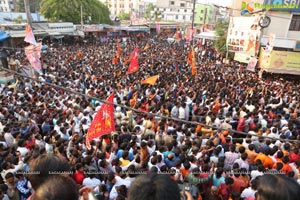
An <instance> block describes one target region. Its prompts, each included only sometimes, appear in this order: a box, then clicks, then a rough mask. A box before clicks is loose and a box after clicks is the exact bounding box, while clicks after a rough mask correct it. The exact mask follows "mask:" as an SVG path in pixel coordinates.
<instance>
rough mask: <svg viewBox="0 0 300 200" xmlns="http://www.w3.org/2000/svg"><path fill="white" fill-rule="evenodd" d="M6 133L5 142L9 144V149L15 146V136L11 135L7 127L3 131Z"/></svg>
mask: <svg viewBox="0 0 300 200" xmlns="http://www.w3.org/2000/svg"><path fill="white" fill-rule="evenodd" d="M3 131H4V140H5V142H6V144H7V146H8V147H13V146H14V136H12V134H11V133H10V129H9V128H8V127H5V128H4V129H3Z"/></svg>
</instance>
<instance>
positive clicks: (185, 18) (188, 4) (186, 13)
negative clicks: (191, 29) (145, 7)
mask: <svg viewBox="0 0 300 200" xmlns="http://www.w3.org/2000/svg"><path fill="white" fill-rule="evenodd" d="M193 2H194V1H193V0H163V1H157V4H156V7H157V9H158V10H159V11H160V12H161V13H162V14H161V18H162V20H165V21H176V22H191V21H192V17H193Z"/></svg>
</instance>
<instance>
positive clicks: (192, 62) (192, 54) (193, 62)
mask: <svg viewBox="0 0 300 200" xmlns="http://www.w3.org/2000/svg"><path fill="white" fill-rule="evenodd" d="M188 64H190V65H191V72H192V75H193V76H195V75H196V57H195V51H194V47H193V46H191V51H190V53H189V56H188Z"/></svg>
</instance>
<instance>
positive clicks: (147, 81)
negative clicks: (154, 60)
mask: <svg viewBox="0 0 300 200" xmlns="http://www.w3.org/2000/svg"><path fill="white" fill-rule="evenodd" d="M157 79H158V75H155V76H151V77H149V78H147V79H145V80H142V81H141V83H142V84H150V85H155V83H156V81H157Z"/></svg>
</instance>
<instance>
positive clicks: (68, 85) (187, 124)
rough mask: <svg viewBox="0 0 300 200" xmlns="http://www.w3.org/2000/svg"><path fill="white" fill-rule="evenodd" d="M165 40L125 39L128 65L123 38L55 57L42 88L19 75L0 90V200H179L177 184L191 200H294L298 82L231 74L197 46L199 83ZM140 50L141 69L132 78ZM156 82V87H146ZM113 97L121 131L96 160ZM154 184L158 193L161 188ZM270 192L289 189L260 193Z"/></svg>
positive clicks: (235, 69) (184, 48)
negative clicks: (105, 109) (90, 135)
mask: <svg viewBox="0 0 300 200" xmlns="http://www.w3.org/2000/svg"><path fill="white" fill-rule="evenodd" d="M167 38H168V35H167V34H161V35H160V36H156V35H155V36H149V35H147V34H140V35H139V37H129V38H127V40H126V41H124V42H122V44H121V49H122V50H121V56H120V58H119V57H118V56H117V41H118V39H116V38H111V39H108V40H106V41H104V42H99V43H97V44H95V43H94V44H90V43H89V42H87V43H79V42H73V43H72V44H68V45H61V46H58V47H57V48H56V47H51V46H49V49H48V50H47V52H44V53H43V54H42V75H39V76H38V81H34V80H32V79H29V78H26V77H24V76H16V82H15V83H8V84H6V85H1V88H0V92H1V95H0V102H1V107H0V120H1V122H0V123H1V124H0V160H1V162H0V163H1V178H0V179H2V181H1V182H2V184H1V198H2V199H5V200H7V199H13V200H18V199H22V200H23V199H26V200H27V199H33V200H35V199H37V200H39V199H41V200H42V199H56V200H57V199H70V200H71V199H72V200H73V199H77V198H78V196H79V195H82V198H83V199H85V200H87V199H92V198H96V199H109V200H114V199H118V200H121V199H139V198H137V197H140V199H147V198H148V199H159V198H158V196H153V195H155V193H156V192H158V191H159V190H165V191H169V195H171V193H172V190H170V188H172V187H173V186H172V184H173V182H176V183H177V184H178V185H179V187H177V184H176V185H175V189H174V188H173V189H174V191H177V190H179V189H178V188H181V191H189V194H190V195H192V196H193V198H194V199H200V198H202V199H222V200H227V199H255V198H256V196H257V194H259V195H260V199H293V198H292V197H289V198H287V197H286V196H280V198H279V196H275V197H276V198H275V197H274V196H267V195H287V192H289V194H292V195H291V196H293V195H294V196H295V197H294V199H297V195H299V192H300V190H299V187H300V186H299V185H298V184H296V182H297V181H298V183H300V171H299V169H300V153H299V146H300V145H299V144H300V118H299V115H300V101H299V91H300V84H299V82H297V80H296V81H294V80H290V79H289V78H288V77H284V76H278V75H272V74H271V75H270V74H269V75H265V76H263V77H262V78H260V77H259V76H258V73H257V72H256V73H253V72H249V71H246V70H245V69H244V68H242V67H240V66H239V65H238V64H237V63H234V62H231V63H229V64H224V63H223V56H222V55H221V54H220V53H218V52H217V51H215V50H214V49H213V48H212V47H211V46H209V45H207V43H206V44H205V43H202V42H197V43H195V44H194V48H195V54H196V57H197V58H196V60H197V73H196V75H195V76H193V75H192V74H191V68H190V65H189V64H188V63H187V57H188V54H189V52H190V50H191V49H190V48H191V47H190V46H189V45H187V44H185V43H182V42H173V43H169V42H168V41H167ZM146 45H149V48H144V47H145V46H146ZM136 46H137V47H139V64H140V68H139V70H138V71H137V72H135V73H133V74H130V75H126V71H127V68H128V65H129V63H128V62H127V61H126V60H127V59H128V57H129V55H130V53H131V52H132V51H133V50H134V48H135V47H136ZM9 61H10V62H9V64H10V66H11V68H12V69H16V70H19V71H21V72H22V70H20V69H22V68H23V67H25V66H28V65H29V64H28V61H27V60H26V58H25V55H24V53H23V52H20V53H19V52H18V53H11V54H10V58H9ZM16 65H17V66H16ZM154 75H159V78H158V80H157V82H156V84H155V85H153V86H152V85H145V84H141V81H142V80H144V79H146V78H148V77H151V76H154ZM47 83H50V84H51V85H49V84H47ZM56 86H57V87H56ZM64 88H65V89H64ZM67 89H68V91H67ZM69 90H72V91H74V92H70V91H69ZM112 93H114V96H115V99H114V103H115V111H114V112H115V113H114V118H115V129H116V131H114V132H112V133H111V134H108V135H103V136H101V137H100V138H97V139H95V140H93V141H91V146H92V149H91V150H88V149H87V148H86V146H85V136H86V133H87V131H88V129H89V126H90V124H91V122H92V120H93V118H94V116H95V115H96V113H97V111H98V110H99V109H100V107H101V105H102V104H103V102H102V101H101V100H105V99H107V97H108V96H109V95H110V94H112ZM87 95H88V96H87ZM90 96H92V97H94V98H92V99H91V98H89V97H90ZM129 108H132V109H129ZM141 174H150V175H152V177H150V178H149V177H147V176H145V175H144V176H142V175H141ZM155 174H159V176H155ZM268 174H273V175H268ZM274 174H276V175H274ZM69 177H71V178H72V179H73V180H74V181H71V179H70V178H69ZM140 177H143V178H140ZM164 177H171V179H172V180H173V181H171V183H169V182H168V181H169V180H167V179H166V180H164ZM155 180H158V181H161V182H159V183H160V184H162V185H160V187H158V188H156V186H157V185H156V184H155V183H153V181H155ZM164 181H167V182H168V184H170V185H169V186H170V188H168V187H166V188H165V186H163V185H165V184H163V183H166V182H164ZM135 182H137V183H135ZM263 184H269V185H264V186H263ZM272 184H273V186H274V187H276V186H278V187H281V188H280V189H278V190H277V191H276V190H275V191H272V194H269V193H267V192H266V191H264V189H265V188H268V187H270V188H272ZM276 184H277V185H276ZM131 185H134V186H135V187H131ZM158 185H159V184H158ZM270 185H271V186H270ZM287 185H289V187H288V188H289V189H286V190H284V191H281V190H283V189H282V188H285V187H286V186H287ZM141 186H143V187H142V188H139V187H141ZM147 186H148V187H151V188H150V189H149V188H148V190H147ZM176 187H177V188H176ZM274 187H273V188H274ZM137 188H139V189H137ZM270 190H271V189H270ZM91 194H93V195H92V196H91ZM145 194H147V195H148V197H146V196H143V197H142V196H139V195H145ZM55 195H57V196H55ZM59 195H61V196H59ZM88 195H90V196H88ZM151 195H152V196H151ZM172 195H174V194H172ZM181 195H182V197H181V198H186V196H185V194H184V192H181ZM264 195H265V196H264ZM277 197H278V198H277ZM176 198H177V197H174V196H169V197H167V196H164V197H162V198H160V199H176ZM188 198H189V197H188Z"/></svg>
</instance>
